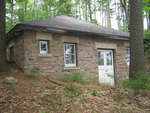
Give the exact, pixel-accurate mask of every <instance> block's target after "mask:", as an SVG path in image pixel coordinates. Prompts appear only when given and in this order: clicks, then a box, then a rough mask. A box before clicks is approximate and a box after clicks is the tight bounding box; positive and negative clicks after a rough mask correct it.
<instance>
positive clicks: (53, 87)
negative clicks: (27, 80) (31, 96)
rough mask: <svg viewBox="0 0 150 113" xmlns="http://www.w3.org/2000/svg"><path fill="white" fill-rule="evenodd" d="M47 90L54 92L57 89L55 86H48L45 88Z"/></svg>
mask: <svg viewBox="0 0 150 113" xmlns="http://www.w3.org/2000/svg"><path fill="white" fill-rule="evenodd" d="M45 88H46V89H52V90H54V89H55V88H56V87H55V86H52V85H47V86H45Z"/></svg>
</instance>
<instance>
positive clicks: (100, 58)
mask: <svg viewBox="0 0 150 113" xmlns="http://www.w3.org/2000/svg"><path fill="white" fill-rule="evenodd" d="M98 64H99V65H104V53H103V52H101V51H99V52H98Z"/></svg>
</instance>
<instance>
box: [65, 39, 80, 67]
mask: <svg viewBox="0 0 150 113" xmlns="http://www.w3.org/2000/svg"><path fill="white" fill-rule="evenodd" d="M66 44H67V45H73V46H74V62H75V63H74V64H66V57H65V56H66V51H65V47H66ZM64 66H65V67H76V66H77V52H76V43H69V42H65V43H64Z"/></svg>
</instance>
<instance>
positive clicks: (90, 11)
mask: <svg viewBox="0 0 150 113" xmlns="http://www.w3.org/2000/svg"><path fill="white" fill-rule="evenodd" d="M88 10H89V16H90V22H92V20H93V19H92V9H91V0H88Z"/></svg>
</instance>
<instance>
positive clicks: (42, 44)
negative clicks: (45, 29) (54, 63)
mask: <svg viewBox="0 0 150 113" xmlns="http://www.w3.org/2000/svg"><path fill="white" fill-rule="evenodd" d="M39 46H40V47H39V48H40V53H41V54H44V53H48V41H39Z"/></svg>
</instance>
